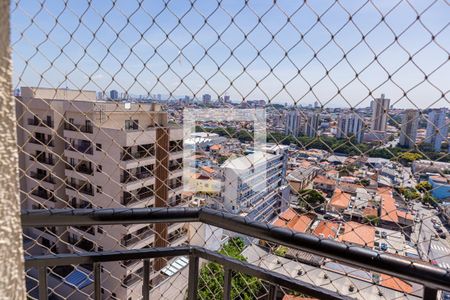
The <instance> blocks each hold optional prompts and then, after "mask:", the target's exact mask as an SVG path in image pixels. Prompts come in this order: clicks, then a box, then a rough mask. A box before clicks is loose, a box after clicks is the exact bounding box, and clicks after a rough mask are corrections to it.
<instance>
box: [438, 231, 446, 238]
mask: <svg viewBox="0 0 450 300" xmlns="http://www.w3.org/2000/svg"><path fill="white" fill-rule="evenodd" d="M439 237H440V238H441V239H446V238H447V235H446V234H445V233H443V232H442V233H439Z"/></svg>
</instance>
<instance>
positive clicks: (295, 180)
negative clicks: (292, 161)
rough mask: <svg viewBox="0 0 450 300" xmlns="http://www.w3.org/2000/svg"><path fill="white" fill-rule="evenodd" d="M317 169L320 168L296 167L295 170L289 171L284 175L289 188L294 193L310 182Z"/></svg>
mask: <svg viewBox="0 0 450 300" xmlns="http://www.w3.org/2000/svg"><path fill="white" fill-rule="evenodd" d="M319 171H320V168H317V167H309V168H298V169H296V170H295V171H291V172H289V173H288V175H287V176H286V180H287V181H288V183H289V185H290V186H291V190H292V191H293V192H294V193H298V192H300V191H301V190H303V189H306V188H307V187H308V186H309V185H310V184H311V182H312V180H313V179H314V178H315V177H316V176H317V173H318V172H319Z"/></svg>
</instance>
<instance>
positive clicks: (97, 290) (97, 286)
mask: <svg viewBox="0 0 450 300" xmlns="http://www.w3.org/2000/svg"><path fill="white" fill-rule="evenodd" d="M100 268H101V265H100V263H94V299H95V300H101V298H102V293H101V288H102V282H101V275H100Z"/></svg>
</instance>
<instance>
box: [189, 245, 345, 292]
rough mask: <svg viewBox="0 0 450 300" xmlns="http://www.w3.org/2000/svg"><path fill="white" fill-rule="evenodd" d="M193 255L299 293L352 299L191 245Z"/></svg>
mask: <svg viewBox="0 0 450 300" xmlns="http://www.w3.org/2000/svg"><path fill="white" fill-rule="evenodd" d="M193 255H195V256H198V257H200V258H203V259H206V260H208V261H212V262H215V263H218V264H220V265H222V266H224V267H225V269H226V268H228V269H231V270H233V271H236V272H241V273H245V274H247V275H250V276H255V277H258V278H259V279H262V280H264V281H267V282H270V283H271V284H275V285H279V286H282V287H285V288H288V289H291V290H294V291H297V292H300V293H304V294H307V295H308V296H312V297H315V298H318V299H353V298H351V297H347V296H344V295H340V294H338V293H336V292H333V291H331V290H329V289H325V288H323V287H319V286H317V285H314V284H311V283H308V282H305V281H302V280H299V279H294V278H292V277H289V276H286V275H283V274H281V273H277V272H275V271H270V270H267V269H264V268H261V267H259V266H256V265H253V264H250V263H248V262H244V261H240V260H237V259H234V258H231V257H229V256H225V255H221V254H219V253H217V252H213V251H210V250H207V249H204V248H200V247H193Z"/></svg>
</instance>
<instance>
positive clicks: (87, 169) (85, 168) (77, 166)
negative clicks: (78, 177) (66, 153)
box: [66, 160, 94, 175]
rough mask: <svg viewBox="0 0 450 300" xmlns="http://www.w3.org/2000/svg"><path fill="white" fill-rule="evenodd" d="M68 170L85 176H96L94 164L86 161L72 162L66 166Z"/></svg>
mask: <svg viewBox="0 0 450 300" xmlns="http://www.w3.org/2000/svg"><path fill="white" fill-rule="evenodd" d="M66 170H70V171H75V172H78V173H82V174H84V175H94V169H93V167H92V162H90V161H85V160H78V161H75V160H72V161H70V160H69V162H68V163H67V164H66Z"/></svg>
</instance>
